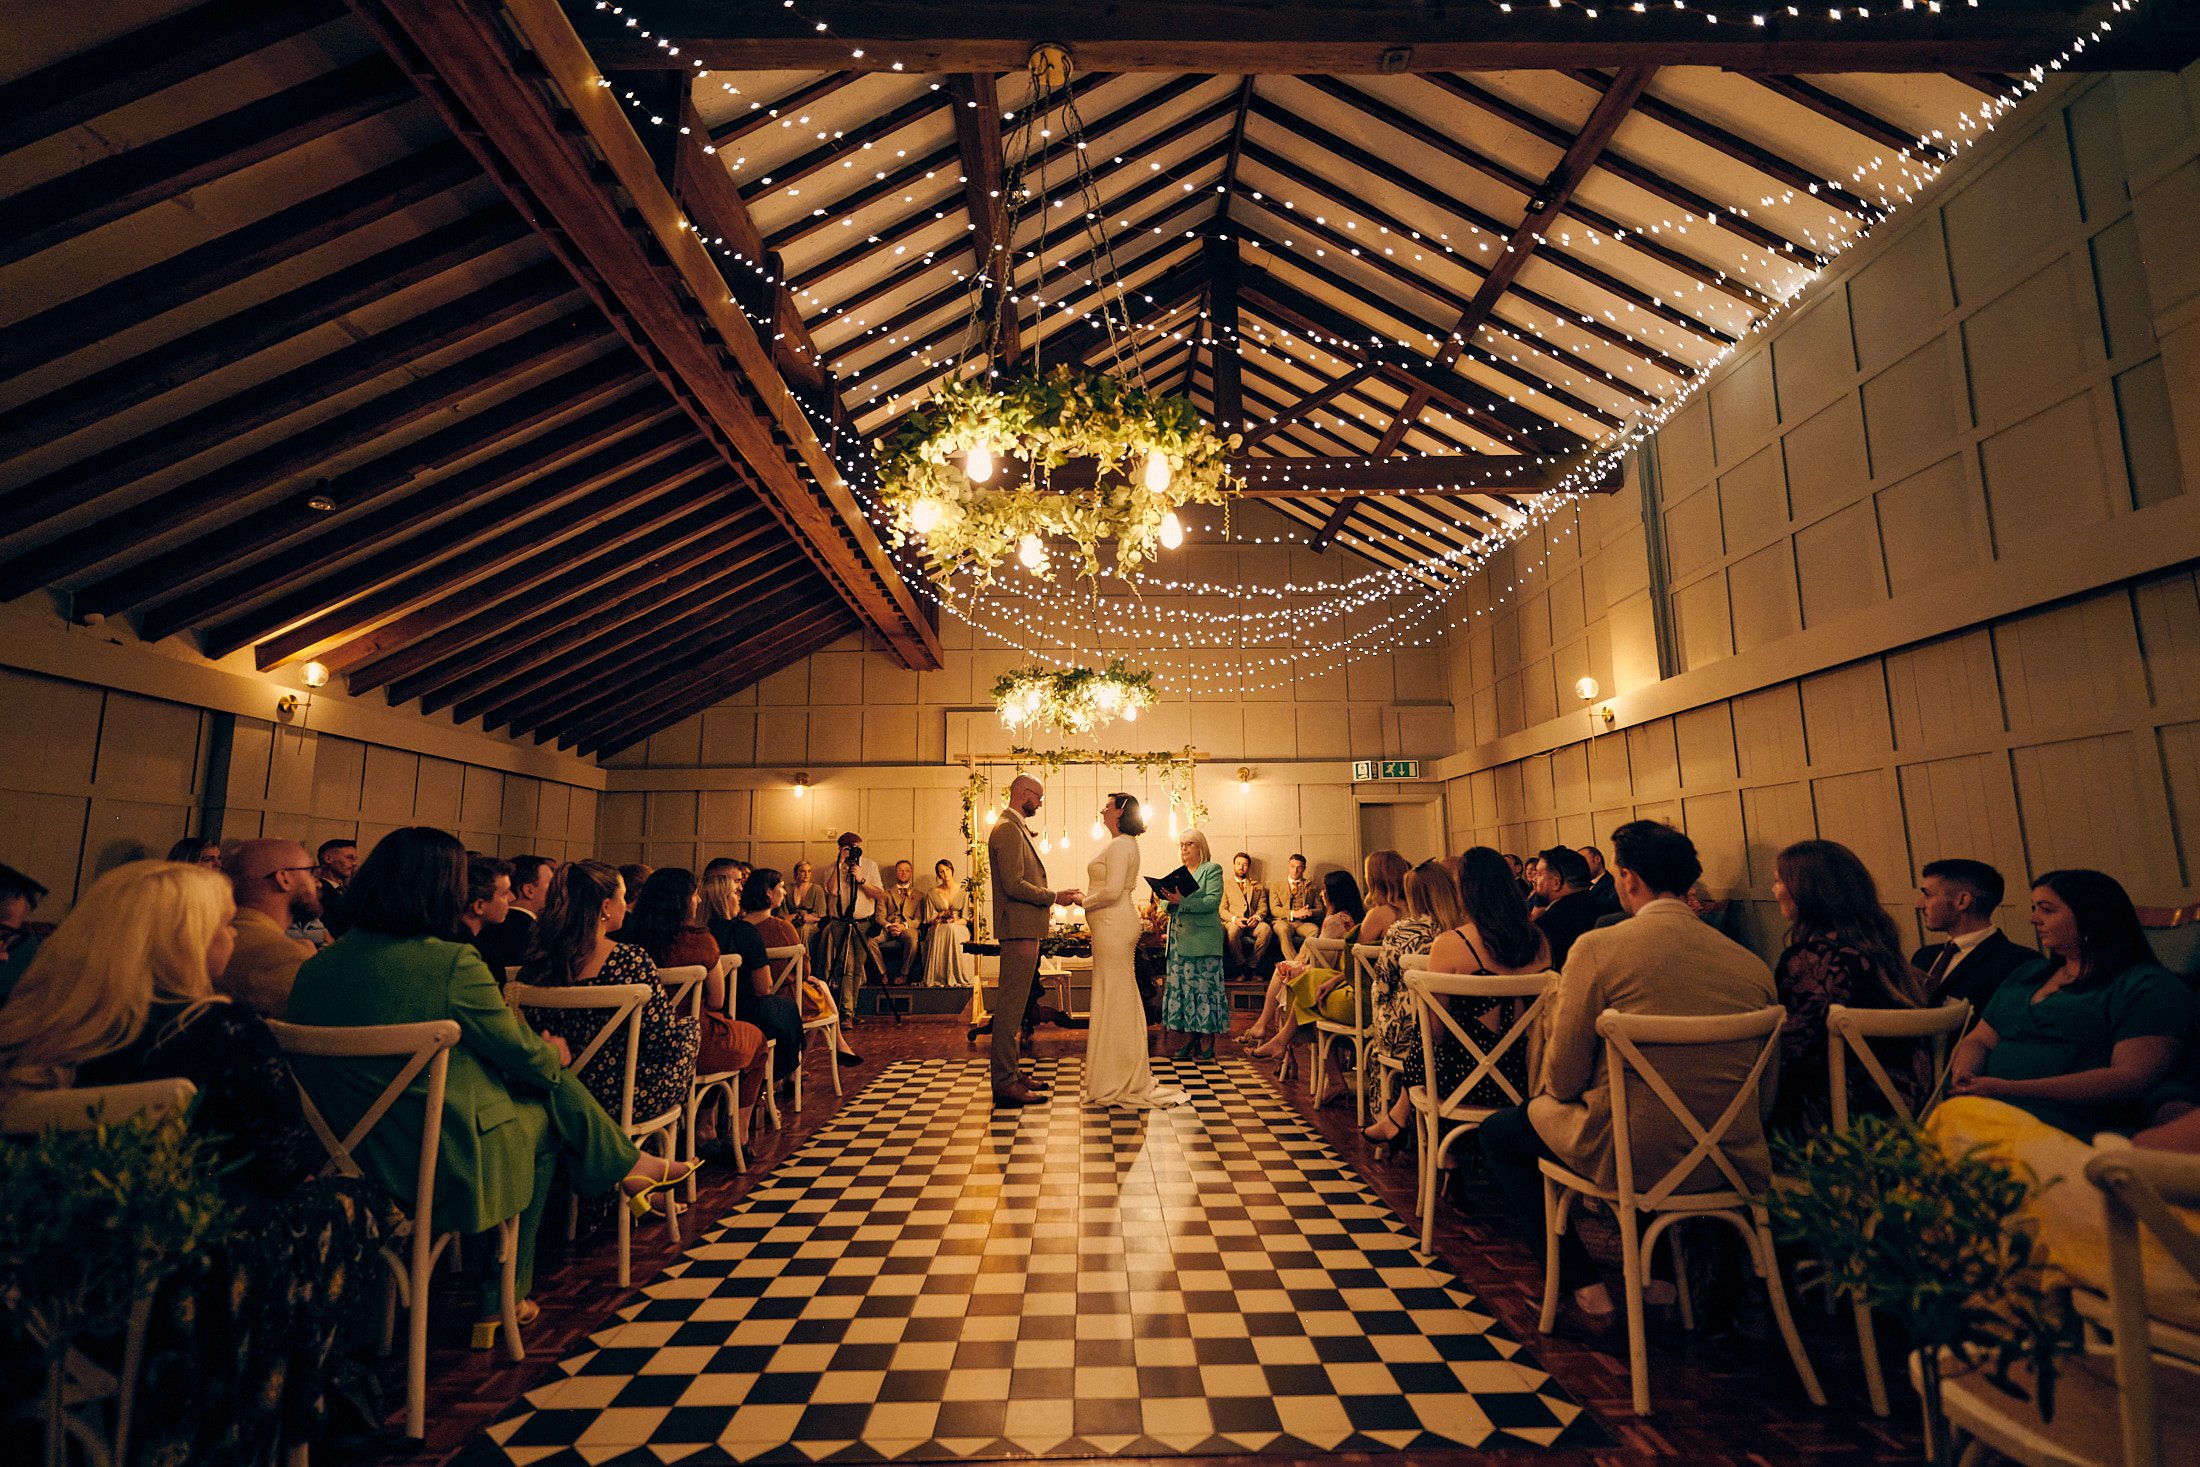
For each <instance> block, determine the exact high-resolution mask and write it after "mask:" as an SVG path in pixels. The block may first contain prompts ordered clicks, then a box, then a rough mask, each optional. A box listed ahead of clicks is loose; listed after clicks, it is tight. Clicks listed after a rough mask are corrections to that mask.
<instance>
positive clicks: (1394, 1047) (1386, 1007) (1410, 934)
mask: <svg viewBox="0 0 2200 1467" xmlns="http://www.w3.org/2000/svg"><path fill="white" fill-rule="evenodd" d="M1435 941H1436V919H1435V918H1433V917H1400V918H1399V919H1398V920H1397V921H1395V922H1393V923H1391V924H1390V930H1389V931H1387V932H1385V933H1384V934H1383V944H1382V945H1383V950H1382V952H1381V954H1380V955H1378V956H1377V957H1376V959H1375V961H1374V964H1373V966H1372V968H1371V970H1370V972H1369V974H1368V983H1367V987H1368V995H1369V1003H1370V1006H1371V1007H1372V1009H1373V1011H1374V1012H1373V1014H1372V1016H1371V1017H1372V1020H1373V1024H1372V1027H1373V1029H1374V1032H1375V1047H1376V1048H1377V1050H1379V1051H1380V1052H1381V1053H1383V1054H1386V1055H1390V1056H1392V1057H1393V1058H1395V1059H1397V1060H1399V1061H1400V1062H1403V1061H1404V1060H1405V1057H1406V1056H1407V1055H1408V1054H1411V1055H1415V1056H1418V1055H1419V1054H1420V1052H1421V1020H1420V1018H1419V1016H1417V1015H1416V1014H1415V1013H1414V1012H1413V1004H1412V1002H1411V1000H1410V996H1409V995H1408V994H1407V993H1406V967H1407V963H1406V960H1407V959H1408V958H1419V957H1426V956H1428V950H1429V944H1431V943H1433V942H1435Z"/></svg>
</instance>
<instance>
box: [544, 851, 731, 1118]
mask: <svg viewBox="0 0 2200 1467" xmlns="http://www.w3.org/2000/svg"><path fill="white" fill-rule="evenodd" d="M626 920H627V905H626V881H625V878H623V877H621V876H620V875H619V873H618V871H616V870H615V869H613V868H612V867H610V866H607V865H605V864H604V863H603V862H601V861H575V862H573V863H572V864H570V865H568V866H567V867H566V868H565V869H564V870H563V871H560V872H559V873H558V879H557V882H556V884H555V885H553V886H552V887H551V890H550V906H549V909H548V910H547V911H545V912H544V913H543V914H542V926H541V928H540V929H539V930H538V931H537V932H536V934H535V945H534V946H533V947H532V948H531V949H529V951H528V954H527V957H526V959H525V960H524V961H522V962H521V964H520V968H519V977H520V981H521V982H522V983H529V984H533V985H536V986H538V987H544V988H583V987H593V986H599V985H606V984H620V983H641V984H647V985H648V986H649V987H651V988H653V989H655V990H656V991H655V992H654V993H652V994H651V995H650V998H649V1001H648V1002H647V1003H646V1004H644V1005H643V1006H642V1032H641V1046H640V1048H639V1049H638V1050H637V1051H636V1053H635V1057H634V1112H633V1115H634V1119H635V1120H636V1121H637V1122H640V1121H645V1120H650V1119H653V1118H654V1117H657V1116H661V1115H663V1114H665V1113H666V1112H667V1111H671V1110H679V1109H682V1108H683V1107H685V1106H686V1104H687V1097H688V1090H689V1087H690V1085H691V1083H692V1082H693V1081H694V1079H695V1051H696V1046H697V1043H698V1042H699V1040H700V1037H701V1036H700V1034H699V1033H698V1031H697V1028H696V1024H695V1019H694V1017H693V1016H692V1015H689V1014H683V1013H681V1012H680V1011H679V1009H678V1008H677V1007H675V1006H674V1004H673V1002H672V995H671V994H670V993H669V992H667V991H666V989H665V987H664V985H663V984H662V983H660V982H659V981H658V978H657V965H656V964H655V963H653V962H651V961H650V960H649V954H648V953H646V952H644V951H643V950H642V949H641V948H639V947H636V946H634V945H633V944H631V943H628V942H619V941H614V940H613V939H612V937H611V934H612V933H613V932H615V931H619V930H621V929H622V928H623V927H624V926H625V924H626ZM526 1017H527V1022H528V1023H530V1024H532V1025H534V1026H536V1027H537V1028H539V1029H541V1030H542V1031H543V1032H544V1033H545V1034H555V1035H557V1036H558V1037H559V1038H561V1039H563V1040H564V1041H565V1043H566V1047H567V1048H568V1049H570V1050H571V1051H572V1052H573V1053H575V1054H578V1053H580V1052H581V1051H582V1050H584V1049H586V1048H587V1047H588V1044H589V1041H591V1040H592V1039H594V1038H595V1037H596V1031H597V1030H598V1029H600V1028H602V1027H603V1021H604V1015H603V1014H602V1013H601V1012H599V1011H597V1010H594V1009H539V1010H531V1011H528V1012H527V1015H526ZM625 1073H626V1034H625V1031H624V1030H621V1031H620V1032H619V1033H617V1034H614V1035H613V1036H612V1037H611V1038H610V1039H609V1040H607V1041H605V1043H604V1045H603V1047H602V1048H601V1049H599V1050H597V1051H596V1057H595V1058H594V1059H593V1060H590V1061H589V1062H588V1066H587V1068H585V1069H583V1070H582V1071H581V1083H582V1084H583V1085H586V1086H587V1087H588V1091H589V1093H590V1094H591V1095H593V1096H595V1097H596V1101H597V1103H598V1104H600V1105H601V1106H602V1107H603V1108H604V1113H605V1114H607V1115H612V1116H616V1115H617V1114H619V1101H620V1092H621V1089H622V1088H623V1086H624V1083H625Z"/></svg>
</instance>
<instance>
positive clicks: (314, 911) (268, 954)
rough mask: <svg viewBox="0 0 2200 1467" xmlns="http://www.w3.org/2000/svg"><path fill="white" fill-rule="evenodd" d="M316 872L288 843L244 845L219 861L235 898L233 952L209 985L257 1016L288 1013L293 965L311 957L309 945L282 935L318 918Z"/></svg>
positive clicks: (301, 849)
mask: <svg viewBox="0 0 2200 1467" xmlns="http://www.w3.org/2000/svg"><path fill="white" fill-rule="evenodd" d="M318 869H319V868H318V866H317V865H316V864H315V862H314V859H313V858H312V857H311V856H309V855H307V854H306V848H305V847H304V846H302V845H299V844H298V843H297V842H296V841H294V840H248V841H245V842H243V843H242V844H241V845H239V846H237V847H236V848H235V849H234V850H232V851H230V853H229V854H228V855H227V856H225V857H223V858H222V874H223V875H225V876H227V877H228V878H229V885H230V889H231V890H232V891H233V892H234V893H235V894H236V899H237V950H236V951H235V952H234V953H232V954H231V955H230V959H229V966H228V967H226V968H224V969H223V970H222V974H221V976H220V977H219V978H217V979H215V980H214V986H215V987H216V988H217V989H219V990H220V991H221V992H223V993H226V994H228V995H229V996H230V997H231V998H233V999H235V1000H237V1002H239V1003H241V1004H244V1005H245V1006H246V1007H248V1008H251V1009H253V1010H255V1011H256V1012H258V1013H259V1014H261V1015H262V1016H263V1017H266V1018H270V1019H279V1018H281V1017H282V1016H283V1014H284V1012H285V1011H286V1010H287V1009H289V1007H290V986H291V984H293V983H295V982H296V981H297V979H298V965H299V964H300V963H303V962H304V961H305V960H306V959H307V958H310V957H312V956H313V953H314V948H313V944H312V943H310V942H299V941H297V940H296V939H294V938H292V937H290V936H288V935H287V932H286V930H287V929H288V928H290V927H293V926H302V925H303V924H305V923H308V922H311V921H313V920H314V919H315V918H317V917H319V916H320V915H321V883H320V882H319V881H318V880H316V879H315V874H314V873H315V872H316V871H317V870H318Z"/></svg>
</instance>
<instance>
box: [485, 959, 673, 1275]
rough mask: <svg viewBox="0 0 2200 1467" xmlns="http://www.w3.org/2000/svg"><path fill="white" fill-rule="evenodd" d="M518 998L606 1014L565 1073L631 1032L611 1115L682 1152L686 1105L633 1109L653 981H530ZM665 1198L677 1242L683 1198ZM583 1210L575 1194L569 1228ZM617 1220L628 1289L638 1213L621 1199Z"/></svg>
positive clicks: (642, 1139)
mask: <svg viewBox="0 0 2200 1467" xmlns="http://www.w3.org/2000/svg"><path fill="white" fill-rule="evenodd" d="M512 988H513V989H514V990H515V992H514V996H513V1003H514V1004H515V1005H516V1006H517V1007H518V1008H519V1009H520V1011H521V1012H523V1013H524V1012H525V1011H526V1010H528V1009H594V1010H597V1011H598V1012H600V1013H602V1014H603V1015H604V1016H605V1017H604V1019H603V1021H602V1023H601V1024H600V1025H599V1026H598V1027H597V1029H596V1033H595V1035H594V1037H593V1038H591V1039H590V1040H589V1041H588V1045H587V1047H586V1048H584V1049H582V1050H581V1052H580V1053H578V1054H576V1055H574V1056H573V1063H571V1064H569V1065H567V1066H566V1067H565V1072H566V1073H567V1074H569V1075H571V1076H573V1077H574V1078H575V1079H578V1078H580V1075H581V1072H582V1071H584V1070H586V1069H587V1068H588V1063H589V1061H590V1060H593V1059H594V1058H595V1057H596V1054H597V1052H598V1051H599V1050H601V1049H602V1048H603V1047H604V1045H606V1044H607V1043H609V1042H610V1040H611V1036H612V1035H614V1034H617V1033H621V1032H624V1033H625V1035H626V1062H625V1064H624V1066H623V1067H622V1068H621V1070H620V1074H619V1104H618V1108H617V1110H616V1111H615V1112H614V1113H613V1115H612V1117H611V1119H612V1121H613V1122H614V1123H615V1124H617V1126H618V1128H619V1129H620V1130H621V1131H624V1132H625V1133H626V1135H627V1138H628V1139H629V1140H631V1141H633V1142H634V1144H635V1145H637V1146H642V1147H647V1146H650V1145H652V1144H654V1145H655V1146H656V1147H657V1149H658V1151H659V1152H660V1154H662V1155H663V1157H664V1159H665V1161H666V1163H667V1164H668V1165H669V1164H670V1163H672V1162H674V1161H676V1160H677V1159H678V1158H679V1153H680V1135H679V1133H680V1122H681V1120H682V1118H683V1117H684V1116H685V1115H686V1107H685V1106H684V1105H676V1106H674V1107H673V1108H672V1109H670V1110H668V1111H666V1112H665V1113H664V1114H663V1115H657V1116H640V1117H637V1116H636V1115H635V1114H634V1064H635V1061H636V1059H637V1058H639V1056H640V1053H641V1048H642V1008H643V1006H644V1005H646V1004H647V1003H648V1002H649V1001H650V1000H651V999H652V998H654V997H656V995H657V986H656V985H655V984H653V983H598V984H585V985H582V986H580V987H577V988H541V987H537V986H535V985H534V984H531V983H514V984H513V985H512ZM657 1195H658V1196H659V1197H661V1198H663V1199H664V1204H665V1230H666V1231H667V1232H668V1233H670V1234H671V1236H672V1241H673V1242H675V1243H677V1242H679V1241H680V1202H679V1199H678V1198H677V1197H675V1196H674V1195H673V1189H670V1188H667V1189H666V1190H665V1191H662V1192H659V1193H658V1194H657ZM579 1212H580V1199H579V1198H578V1197H576V1198H574V1199H573V1204H572V1209H571V1211H570V1212H569V1213H568V1216H567V1228H568V1230H569V1231H571V1230H573V1229H575V1227H576V1225H577V1223H578V1219H579ZM612 1214H613V1216H614V1218H615V1219H616V1220H617V1227H618V1234H619V1287H620V1288H622V1289H623V1288H626V1287H627V1286H628V1285H630V1284H632V1283H633V1282H634V1214H633V1212H632V1211H631V1210H630V1209H629V1208H628V1207H627V1206H626V1205H625V1199H624V1198H621V1199H619V1205H618V1206H617V1207H614V1208H613V1209H612Z"/></svg>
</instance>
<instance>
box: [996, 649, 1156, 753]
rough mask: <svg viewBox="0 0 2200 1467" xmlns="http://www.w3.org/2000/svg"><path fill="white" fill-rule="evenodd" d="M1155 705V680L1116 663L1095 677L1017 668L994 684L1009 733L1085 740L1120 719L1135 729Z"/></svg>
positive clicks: (1081, 671) (1085, 672) (1082, 670)
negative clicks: (1033, 731)
mask: <svg viewBox="0 0 2200 1467" xmlns="http://www.w3.org/2000/svg"><path fill="white" fill-rule="evenodd" d="M1154 701H1155V700H1154V690H1153V674H1152V673H1150V672H1133V671H1131V670H1130V669H1129V668H1127V667H1125V666H1124V665H1123V659H1122V658H1120V657H1118V658H1116V659H1115V660H1114V661H1113V662H1111V663H1109V664H1108V665H1107V666H1106V667H1104V668H1101V669H1099V670H1097V671H1096V670H1094V669H1093V668H1089V667H1073V668H1068V669H1066V670H1062V671H1056V670H1054V669H1051V668H1045V667H1019V668H1016V669H1015V670H1013V671H1011V672H1005V673H1003V674H1001V676H1000V679H999V681H997V682H995V683H994V684H993V706H994V708H995V709H996V710H998V711H999V713H1000V715H1001V722H1002V723H1004V724H1006V725H1007V726H1008V727H1009V728H1011V729H1025V728H1046V729H1052V730H1054V731H1055V732H1056V733H1064V734H1088V733H1091V732H1092V731H1093V730H1095V729H1100V728H1105V727H1107V726H1108V725H1109V724H1111V723H1113V722H1115V720H1116V719H1118V718H1120V719H1122V720H1123V721H1124V722H1125V723H1136V722H1137V721H1138V710H1139V709H1141V708H1151V707H1153V705H1154Z"/></svg>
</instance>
